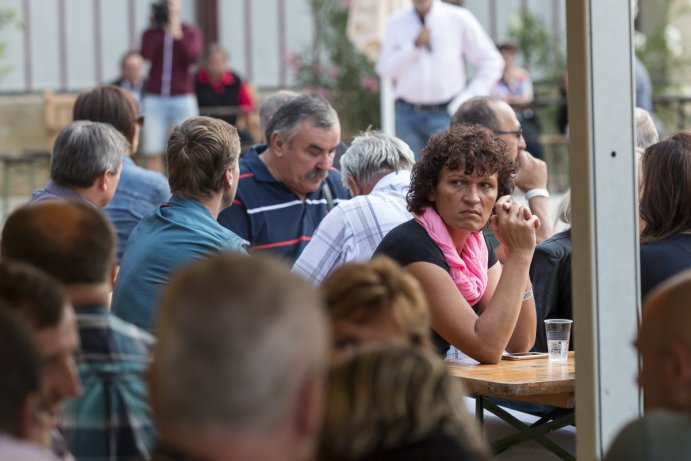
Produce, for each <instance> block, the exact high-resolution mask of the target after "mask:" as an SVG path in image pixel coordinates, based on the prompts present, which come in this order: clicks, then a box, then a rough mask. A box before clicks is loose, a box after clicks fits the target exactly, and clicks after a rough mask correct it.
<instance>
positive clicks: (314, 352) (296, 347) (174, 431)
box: [152, 253, 329, 441]
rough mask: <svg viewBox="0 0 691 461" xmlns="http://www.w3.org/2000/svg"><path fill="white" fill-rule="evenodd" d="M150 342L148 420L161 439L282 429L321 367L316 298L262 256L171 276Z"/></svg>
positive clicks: (228, 257)
mask: <svg viewBox="0 0 691 461" xmlns="http://www.w3.org/2000/svg"><path fill="white" fill-rule="evenodd" d="M156 334H157V337H158V342H157V344H156V347H155V351H154V357H155V359H154V363H153V365H152V380H153V381H152V383H153V392H152V396H153V400H154V401H153V406H154V413H155V419H156V421H157V425H158V426H159V430H160V431H161V433H164V434H166V435H167V436H169V437H177V438H183V439H188V440H189V439H190V438H194V440H197V441H200V439H204V440H218V439H219V438H220V439H226V438H228V437H235V438H237V437H242V436H243V435H244V434H248V433H254V434H256V433H267V432H270V431H273V430H276V429H277V428H279V427H282V426H283V425H285V424H290V423H289V420H290V415H291V412H292V411H294V408H295V405H296V402H297V400H298V399H299V395H300V393H301V392H303V390H304V386H305V385H306V384H307V383H308V379H309V377H310V376H314V377H319V376H323V375H324V373H325V371H326V370H325V369H326V366H327V361H328V358H327V354H328V351H327V349H328V339H329V338H328V330H327V322H326V317H325V313H324V308H323V305H322V302H321V299H320V298H319V296H318V294H317V292H316V291H315V289H314V288H312V287H311V286H310V285H309V283H307V282H306V281H304V280H302V279H301V278H300V277H298V276H296V275H294V274H292V273H291V272H290V270H289V268H288V267H287V266H284V265H283V264H281V263H280V262H278V261H275V260H271V259H269V258H266V257H261V256H259V257H252V258H249V257H247V256H245V255H240V254H233V253H225V254H224V253H221V254H217V255H215V256H212V257H210V258H208V259H205V260H203V261H199V262H196V263H194V264H192V265H190V266H187V267H186V268H185V269H183V270H182V271H180V272H178V273H177V274H176V275H175V276H174V277H173V279H172V280H171V282H170V284H169V285H168V286H167V287H166V289H165V291H164V293H163V296H162V300H161V307H160V311H159V316H158V319H157V323H156ZM181 370H184V373H181V372H180V371H181Z"/></svg>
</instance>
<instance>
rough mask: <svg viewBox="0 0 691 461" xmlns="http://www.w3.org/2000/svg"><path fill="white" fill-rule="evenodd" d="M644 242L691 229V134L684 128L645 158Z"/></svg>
mask: <svg viewBox="0 0 691 461" xmlns="http://www.w3.org/2000/svg"><path fill="white" fill-rule="evenodd" d="M641 170H642V175H641V200H640V216H641V219H643V220H644V221H645V223H646V225H645V228H644V229H643V231H642V232H641V242H643V243H645V242H653V241H655V240H660V239H663V238H666V237H669V236H670V235H674V234H678V233H679V232H683V231H686V230H689V229H691V133H688V132H686V131H680V132H678V133H675V134H673V135H671V136H669V137H668V138H667V139H665V140H664V141H660V142H658V143H657V144H653V145H652V146H650V147H648V148H647V149H646V150H645V151H644V152H643V155H642V157H641Z"/></svg>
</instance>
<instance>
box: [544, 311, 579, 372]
mask: <svg viewBox="0 0 691 461" xmlns="http://www.w3.org/2000/svg"><path fill="white" fill-rule="evenodd" d="M572 323H573V320H568V319H547V320H545V332H546V333H547V351H548V352H549V359H550V360H554V361H559V362H563V361H565V360H566V359H567V357H568V355H569V339H570V337H571V324H572Z"/></svg>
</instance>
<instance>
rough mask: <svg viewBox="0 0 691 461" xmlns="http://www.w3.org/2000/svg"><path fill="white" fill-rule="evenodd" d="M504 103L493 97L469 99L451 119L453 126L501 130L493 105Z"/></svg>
mask: <svg viewBox="0 0 691 461" xmlns="http://www.w3.org/2000/svg"><path fill="white" fill-rule="evenodd" d="M498 102H502V100H501V99H499V98H495V97H492V96H476V97H474V98H470V99H468V100H467V101H466V102H464V103H463V104H461V106H460V107H459V108H458V109H457V110H456V113H455V114H453V117H452V118H451V126H455V125H480V126H484V127H485V128H489V129H490V130H492V131H497V130H501V126H500V125H499V119H498V118H497V114H496V113H495V112H494V108H493V107H492V104H493V103H498Z"/></svg>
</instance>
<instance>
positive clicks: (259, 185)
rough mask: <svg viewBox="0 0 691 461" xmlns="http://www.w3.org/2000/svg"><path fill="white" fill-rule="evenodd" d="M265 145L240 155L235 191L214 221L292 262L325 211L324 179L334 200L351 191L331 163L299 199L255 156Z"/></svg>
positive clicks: (254, 249)
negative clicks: (323, 176) (325, 174)
mask: <svg viewBox="0 0 691 461" xmlns="http://www.w3.org/2000/svg"><path fill="white" fill-rule="evenodd" d="M267 147H268V146H266V145H258V146H254V147H253V148H252V149H250V150H249V151H248V152H247V154H245V156H244V157H243V158H242V159H241V160H240V182H239V184H238V191H237V195H236V197H235V200H234V201H233V205H232V206H231V207H230V208H227V209H225V210H223V211H222V212H221V214H220V215H219V216H218V222H219V223H221V225H223V226H225V227H227V228H228V229H230V230H232V231H233V232H235V233H236V234H237V235H239V236H240V237H242V238H243V239H245V240H247V241H249V242H250V245H251V246H250V251H252V252H270V253H272V254H274V255H278V256H280V257H282V258H284V259H286V260H288V261H289V262H290V263H293V262H294V261H295V260H296V259H297V258H298V256H300V253H301V252H302V250H303V249H304V248H305V246H306V245H307V242H309V241H310V240H311V239H312V234H313V233H314V231H315V230H316V229H317V226H318V225H319V223H320V222H321V220H322V219H323V218H324V216H326V213H327V212H328V208H327V200H326V198H325V196H324V188H325V187H326V185H327V184H328V187H329V188H330V189H331V195H332V196H333V201H334V204H338V203H339V202H340V201H341V200H347V199H348V198H350V195H349V194H348V191H347V190H346V189H345V187H344V186H343V182H342V180H341V174H340V173H339V172H338V171H337V170H335V169H332V170H331V171H330V172H329V176H328V177H327V178H326V180H325V181H322V184H321V186H320V187H319V189H317V190H316V191H314V192H312V193H311V194H309V195H308V196H307V198H306V199H305V200H301V199H300V198H299V197H298V196H297V195H295V194H294V193H293V192H292V191H291V190H289V189H288V188H287V187H286V185H285V184H283V183H282V182H279V181H277V180H276V179H275V178H274V177H273V176H272V175H271V173H270V172H269V170H268V168H266V165H264V163H263V162H262V161H261V160H260V159H259V154H260V153H261V152H263V151H264V150H266V149H267Z"/></svg>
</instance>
